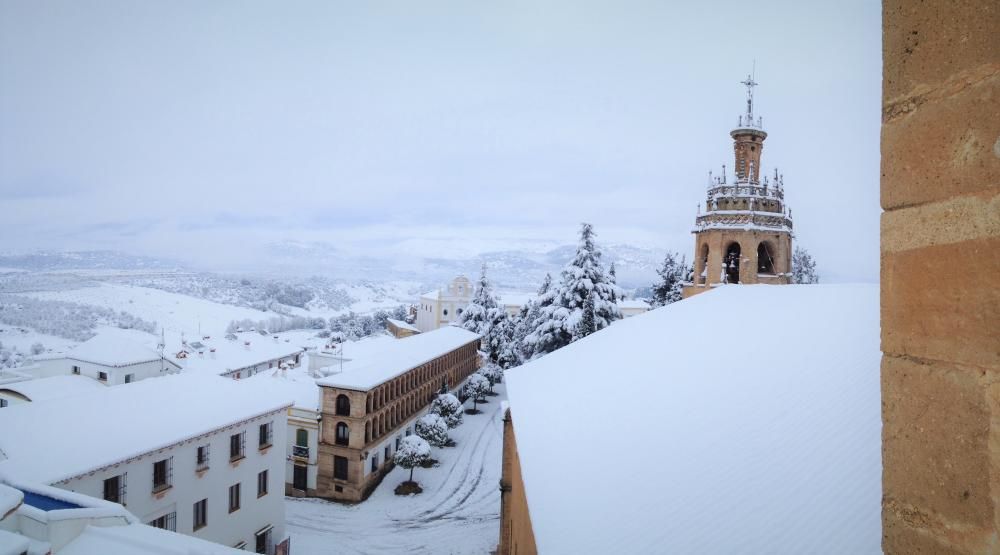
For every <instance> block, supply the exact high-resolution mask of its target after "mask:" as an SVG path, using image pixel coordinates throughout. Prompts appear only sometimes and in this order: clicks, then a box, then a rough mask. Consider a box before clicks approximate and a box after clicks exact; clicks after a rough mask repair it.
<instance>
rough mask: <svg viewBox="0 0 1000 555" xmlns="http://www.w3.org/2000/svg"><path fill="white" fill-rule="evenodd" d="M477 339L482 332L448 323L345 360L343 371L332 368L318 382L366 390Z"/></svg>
mask: <svg viewBox="0 0 1000 555" xmlns="http://www.w3.org/2000/svg"><path fill="white" fill-rule="evenodd" d="M478 339H479V335H477V334H475V333H472V332H471V331H467V330H464V329H462V328H460V327H458V326H445V327H442V328H438V329H436V330H433V331H429V332H425V333H418V334H416V335H413V336H411V337H407V338H406V339H402V340H399V339H394V340H392V341H389V342H386V343H383V348H382V349H381V350H379V351H377V352H375V353H371V354H370V355H369V356H366V357H364V358H360V359H358V360H350V361H348V360H347V359H345V361H344V365H343V371H342V372H340V371H339V366H331V367H329V368H333V369H337V373H335V374H332V375H329V376H327V377H325V378H321V379H319V380H316V383H317V384H319V385H321V386H327V387H341V388H345V389H354V390H361V391H366V390H368V389H371V388H373V387H375V386H377V385H380V384H382V383H384V382H386V381H388V380H391V379H392V378H395V377H396V376H399V375H400V374H403V373H404V372H406V371H407V370H411V369H413V368H416V367H417V366H420V365H421V364H424V363H425V362H428V361H431V360H433V359H435V358H437V357H439V356H441V355H443V354H446V353H449V352H451V351H453V350H455V349H457V348H459V347H461V346H463V345H467V344H468V343H470V342H473V341H477V340H478ZM345 356H350V355H349V354H348V355H345Z"/></svg>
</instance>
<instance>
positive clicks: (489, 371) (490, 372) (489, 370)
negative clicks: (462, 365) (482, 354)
mask: <svg viewBox="0 0 1000 555" xmlns="http://www.w3.org/2000/svg"><path fill="white" fill-rule="evenodd" d="M477 373H478V374H479V375H481V376H482V377H484V378H486V381H487V382H488V383H489V392H490V393H493V386H495V385H496V384H498V383H500V382H501V381H503V370H502V369H501V368H500V367H499V366H497V365H496V364H487V365H486V366H483V367H482V368H480V369H479V371H478V372H477Z"/></svg>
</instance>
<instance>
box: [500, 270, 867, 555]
mask: <svg viewBox="0 0 1000 555" xmlns="http://www.w3.org/2000/svg"><path fill="white" fill-rule="evenodd" d="M880 356H881V354H880V352H879V293H878V288H877V286H875V285H783V286H768V285H739V286H723V287H719V288H717V289H714V290H712V291H710V292H706V293H704V294H701V295H697V296H695V297H692V298H690V299H687V300H684V301H681V302H678V303H674V304H670V305H668V306H666V307H663V308H659V309H656V310H652V311H650V312H646V313H643V314H640V315H638V316H635V317H633V318H629V319H626V320H622V321H619V322H616V323H615V324H614V325H613V326H611V327H609V328H607V329H605V330H602V331H600V332H598V333H596V334H593V335H591V336H589V337H587V338H586V339H583V340H581V341H579V342H577V343H573V344H571V345H569V346H567V347H565V348H563V349H560V350H558V351H556V352H554V353H551V354H549V355H546V356H545V357H542V358H540V359H538V360H536V361H534V362H531V363H528V364H525V365H523V366H521V367H519V368H515V369H512V370H509V371H508V372H507V374H506V380H505V381H506V382H507V392H508V396H509V401H510V407H511V409H510V410H511V416H512V418H513V423H514V432H515V434H516V437H517V448H518V454H519V457H520V464H521V473H522V477H523V480H524V485H525V490H526V496H527V501H528V508H529V513H530V517H531V525H532V529H533V530H534V534H535V540H536V544H537V548H538V551H539V552H540V553H664V552H669V553H736V552H739V553H775V552H783V553H816V552H825V553H879V552H880V541H881V516H880V515H881V494H882V488H881V473H882V461H881V437H880V434H881V415H880V406H881V404H880V393H879V391H880V388H879V361H880ZM554 399H557V400H558V401H557V402H553V400H554ZM605 447H611V449H606V448H605ZM556 463H558V464H556ZM637 463H638V464H637ZM609 476H610V477H613V479H603V477H609Z"/></svg>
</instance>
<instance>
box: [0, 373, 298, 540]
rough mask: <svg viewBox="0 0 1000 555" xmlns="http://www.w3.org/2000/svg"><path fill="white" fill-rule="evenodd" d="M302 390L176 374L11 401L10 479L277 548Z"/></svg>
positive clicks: (2, 423) (163, 524) (0, 452)
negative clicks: (294, 393) (291, 415)
mask: <svg viewBox="0 0 1000 555" xmlns="http://www.w3.org/2000/svg"><path fill="white" fill-rule="evenodd" d="M289 406H291V400H290V399H287V398H284V397H282V396H280V395H275V394H273V392H269V391H265V390H263V389H259V388H253V387H242V384H240V383H239V382H236V381H234V380H228V379H224V378H221V377H219V376H208V375H202V374H197V373H184V374H180V375H172V376H165V377H162V378H158V379H150V380H144V381H140V382H137V383H132V384H128V385H123V386H120V387H109V388H104V389H101V390H97V391H94V392H91V393H85V394H78V395H72V396H66V397H61V398H58V399H52V400H48V401H40V402H32V403H25V404H21V405H17V406H12V407H8V408H6V409H4V410H2V411H0V477H3V478H6V479H13V480H17V481H22V482H25V483H38V484H44V485H51V486H55V487H56V488H59V489H63V490H68V491H72V492H76V493H81V494H84V495H87V496H90V497H96V498H98V499H105V500H108V501H115V502H118V503H121V504H122V505H123V506H125V508H127V509H128V511H129V512H131V513H132V514H134V515H136V516H137V517H139V519H140V520H141V521H142V522H145V523H147V524H150V525H152V526H156V527H159V528H165V529H168V530H174V531H177V532H180V533H182V534H187V535H191V536H194V537H197V538H201V539H205V540H209V541H213V542H216V543H219V544H222V545H228V546H234V547H239V548H247V549H249V550H252V551H257V552H260V553H269V554H270V553H274V552H275V546H276V545H278V544H280V543H281V542H282V541H283V540H284V539H285V535H284V520H285V512H284V502H283V495H282V494H283V493H284V492H283V487H282V484H283V480H284V473H285V449H284V448H282V446H284V445H285V444H286V437H285V434H286V429H287V412H286V411H287V409H288V407H289Z"/></svg>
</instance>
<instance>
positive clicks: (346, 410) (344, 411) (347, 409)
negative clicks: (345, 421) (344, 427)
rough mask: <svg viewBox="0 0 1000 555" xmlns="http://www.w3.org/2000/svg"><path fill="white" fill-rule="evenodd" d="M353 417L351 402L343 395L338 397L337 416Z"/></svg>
mask: <svg viewBox="0 0 1000 555" xmlns="http://www.w3.org/2000/svg"><path fill="white" fill-rule="evenodd" d="M350 415H351V400H350V399H349V398H348V397H347V395H344V394H343V393H341V394H340V395H337V416H350Z"/></svg>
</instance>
